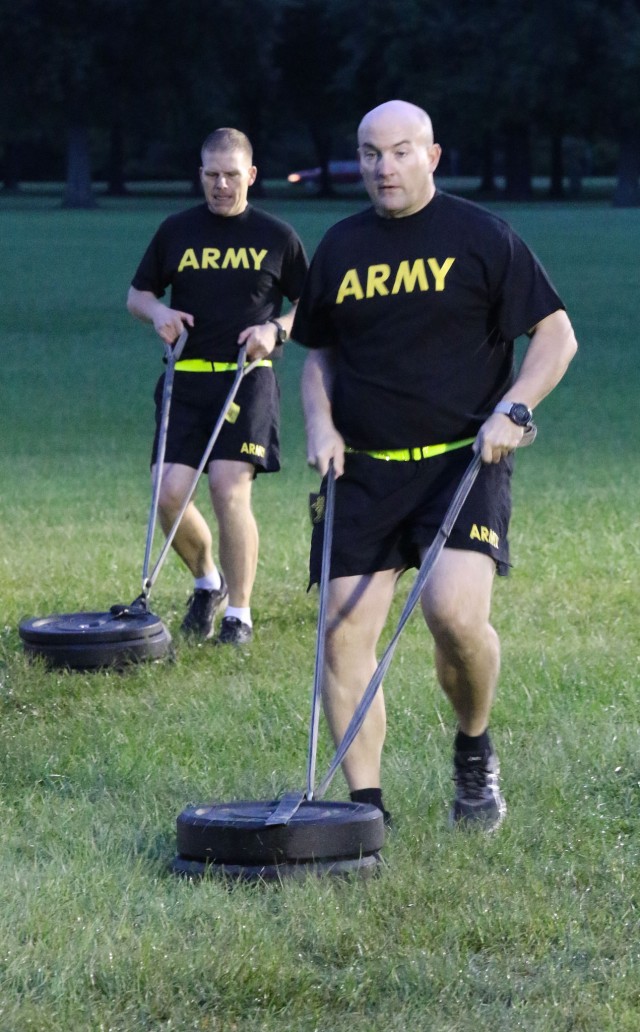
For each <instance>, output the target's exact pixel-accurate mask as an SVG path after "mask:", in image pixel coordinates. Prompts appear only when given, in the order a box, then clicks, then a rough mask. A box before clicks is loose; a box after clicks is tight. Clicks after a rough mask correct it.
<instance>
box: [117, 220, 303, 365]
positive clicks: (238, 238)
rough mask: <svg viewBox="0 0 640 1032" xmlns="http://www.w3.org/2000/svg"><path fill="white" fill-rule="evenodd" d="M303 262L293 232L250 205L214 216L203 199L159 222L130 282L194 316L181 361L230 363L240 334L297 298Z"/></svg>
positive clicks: (235, 354)
mask: <svg viewBox="0 0 640 1032" xmlns="http://www.w3.org/2000/svg"><path fill="white" fill-rule="evenodd" d="M306 271H307V259H306V256H305V252H304V248H303V245H302V243H301V241H300V240H299V238H298V236H297V235H296V233H295V232H294V230H293V229H292V228H291V227H290V226H289V225H287V223H285V222H282V221H281V220H280V219H276V218H274V216H272V215H269V214H267V213H266V212H263V211H257V210H256V209H255V208H252V207H251V205H248V206H247V208H245V210H244V211H243V212H242V214H240V215H234V216H230V217H224V216H221V215H214V214H213V213H212V212H211V211H209V209H208V207H207V205H206V204H204V203H203V204H199V205H198V206H197V207H195V208H190V209H189V210H188V211H184V212H179V213H178V214H176V215H170V216H169V218H167V219H165V221H164V222H163V223H162V224H161V226H160V227H159V229H158V230H157V232H156V234H155V236H154V237H153V239H152V241H151V243H150V244H149V247H148V248H147V250H146V252H145V254H144V256H143V258H142V261H141V262H140V265H139V266H138V269H137V271H136V274H135V276H134V277H133V280H132V285H133V286H134V287H135V288H136V289H137V290H149V291H151V292H152V293H153V294H155V295H156V297H162V296H163V295H164V293H165V291H166V289H167V288H168V287H170V288H171V302H170V304H171V307H172V308H177V309H178V310H179V311H182V312H189V313H191V314H192V315H193V316H194V317H195V324H194V327H193V329H192V330H191V331H190V332H189V339H188V341H187V346H186V347H185V350H184V352H183V358H205V359H209V360H212V359H215V360H216V361H220V362H232V361H234V360H235V358H237V355H238V343H237V339H238V334H239V333H240V332H241V330H244V329H245V328H246V327H247V326H254V325H258V324H259V323H264V322H266V321H267V319H269V318H271V317H276V318H277V316H278V315H279V314H280V311H281V308H282V300H283V298H285V297H286V298H288V299H289V300H290V301H296V300H297V299H298V298H299V296H300V292H301V290H302V283H303V281H304V277H305V273H306Z"/></svg>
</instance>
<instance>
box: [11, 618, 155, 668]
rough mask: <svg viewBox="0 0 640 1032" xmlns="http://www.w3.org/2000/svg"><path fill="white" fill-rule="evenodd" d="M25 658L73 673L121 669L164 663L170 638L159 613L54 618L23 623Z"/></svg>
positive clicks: (21, 634)
mask: <svg viewBox="0 0 640 1032" xmlns="http://www.w3.org/2000/svg"><path fill="white" fill-rule="evenodd" d="M18 630H19V633H20V637H21V639H22V643H23V646H24V650H25V652H26V654H27V655H28V656H30V657H33V656H41V657H42V658H43V659H44V660H45V662H46V663H47V665H48V666H54V667H67V668H69V669H71V670H97V669H99V668H101V667H115V668H121V667H124V666H126V665H127V664H129V663H141V662H147V661H149V660H157V659H162V658H163V657H164V656H166V655H167V653H168V652H169V650H170V648H171V635H170V634H169V631H168V630H167V628H166V627H165V625H164V624H163V622H162V620H161V619H160V618H159V617H158V616H155V614H154V613H148V612H141V613H136V614H135V615H132V614H127V615H124V616H122V615H114V614H113V613H112V612H108V613H102V612H98V613H54V614H53V615H51V616H42V617H32V618H30V619H28V620H23V621H22V623H21V624H20V626H19V628H18Z"/></svg>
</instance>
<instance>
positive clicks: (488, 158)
mask: <svg viewBox="0 0 640 1032" xmlns="http://www.w3.org/2000/svg"><path fill="white" fill-rule="evenodd" d="M479 189H480V193H481V194H494V193H495V192H496V169H495V153H494V139H493V133H491V132H487V133H485V135H484V139H483V141H482V178H481V180H480V188H479Z"/></svg>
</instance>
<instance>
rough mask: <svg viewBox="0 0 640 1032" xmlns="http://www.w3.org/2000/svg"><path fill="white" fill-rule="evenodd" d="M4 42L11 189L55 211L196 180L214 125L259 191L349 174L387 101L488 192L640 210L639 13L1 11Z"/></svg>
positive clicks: (129, 6) (634, 5) (392, 4)
mask: <svg viewBox="0 0 640 1032" xmlns="http://www.w3.org/2000/svg"><path fill="white" fill-rule="evenodd" d="M0 38H2V40H3V61H2V62H1V63H0V145H1V146H2V148H3V161H2V164H3V175H4V182H5V186H6V187H9V188H15V187H16V186H17V184H18V183H19V182H20V180H21V179H25V178H26V179H33V178H36V179H50V178H56V177H57V178H60V177H63V176H64V177H66V179H67V188H66V193H65V202H66V203H67V204H72V205H83V204H84V205H89V204H91V203H93V202H94V197H93V193H92V191H91V177H92V175H93V176H94V177H95V178H98V179H101V180H105V181H106V182H107V183H108V188H109V190H110V191H111V192H113V193H121V192H123V191H124V190H125V188H126V183H127V181H128V180H130V179H131V178H143V179H148V178H171V179H187V180H189V179H191V178H192V177H193V174H194V170H195V168H196V166H197V164H198V148H199V144H200V142H201V140H202V139H203V138H204V136H205V135H206V134H207V133H208V132H209V131H210V130H211V129H212V128H214V127H215V126H217V125H221V124H223V125H228V124H235V125H237V126H238V127H239V128H242V129H244V130H245V131H246V132H247V133H248V134H249V136H250V137H251V139H252V140H253V142H254V146H255V148H256V153H257V156H258V163H259V166H260V169H261V172H262V173H263V174H264V175H265V177H271V178H273V177H275V178H278V177H282V176H283V175H284V174H285V173H286V172H287V171H290V170H291V168H293V167H296V166H298V167H299V166H301V165H302V166H304V165H308V164H312V165H315V164H320V165H325V164H326V162H327V161H328V159H329V157H333V158H342V157H352V156H353V150H354V129H355V126H356V125H357V122H358V120H359V119H360V117H361V116H362V114H363V113H364V111H365V110H367V108H369V107H371V106H372V105H374V104H376V103H379V102H381V101H383V100H387V99H390V98H391V97H392V96H401V97H404V98H405V99H407V100H411V101H414V102H416V103H418V104H420V105H421V106H424V107H426V108H427V109H428V110H429V111H430V112H431V113H432V115H433V118H434V122H435V126H436V131H437V136H438V138H439V140H440V142H441V143H442V144H443V145H444V147H445V161H446V162H448V167H447V166H445V168H446V169H447V170H448V171H450V172H455V173H463V174H467V175H479V174H481V175H482V183H483V189H484V191H485V193H488V192H490V191H492V190H495V189H496V185H497V183H498V178H497V177H498V176H504V177H505V181H506V186H505V189H506V194H507V196H508V197H510V198H512V199H522V198H527V197H529V196H530V195H531V189H532V187H531V175H532V174H533V173H535V174H538V175H545V176H547V177H548V179H549V192H550V194H551V196H554V197H558V196H561V195H562V194H563V193H564V192H569V193H570V194H572V195H577V194H578V193H579V190H580V182H581V177H582V175H583V174H585V173H588V174H591V173H595V174H608V175H611V174H614V173H615V174H616V175H617V177H618V185H617V188H616V190H615V192H614V194H613V200H614V202H615V203H616V204H624V205H632V204H638V203H640V192H639V189H638V176H639V173H640V90H638V81H639V74H640V4H639V3H638V0H609V2H608V3H607V4H603V3H601V2H600V0H535V2H534V0H487V2H486V3H482V4H477V3H472V2H470V0H450V2H449V3H447V4H446V5H443V4H442V3H440V2H439V0H384V2H383V0H369V2H368V3H366V4H363V3H362V2H361V0H246V2H243V3H238V2H237V0H218V2H217V3H216V4H215V6H214V5H212V4H211V3H210V0H187V2H186V3H184V4H181V5H179V6H178V5H176V4H175V2H173V0H58V2H56V3H55V4H51V3H49V2H48V0H22V2H21V3H20V4H19V5H16V4H15V3H13V2H12V0H0ZM325 189H326V190H327V191H328V190H329V189H330V184H329V183H328V181H327V182H325Z"/></svg>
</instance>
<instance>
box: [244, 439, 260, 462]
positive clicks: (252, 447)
mask: <svg viewBox="0 0 640 1032" xmlns="http://www.w3.org/2000/svg"><path fill="white" fill-rule="evenodd" d="M240 452H241V453H242V454H244V455H257V456H258V458H259V459H264V456H265V447H264V445H262V444H253V443H249V442H247V441H244V442H243V444H242V448H241V449H240Z"/></svg>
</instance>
